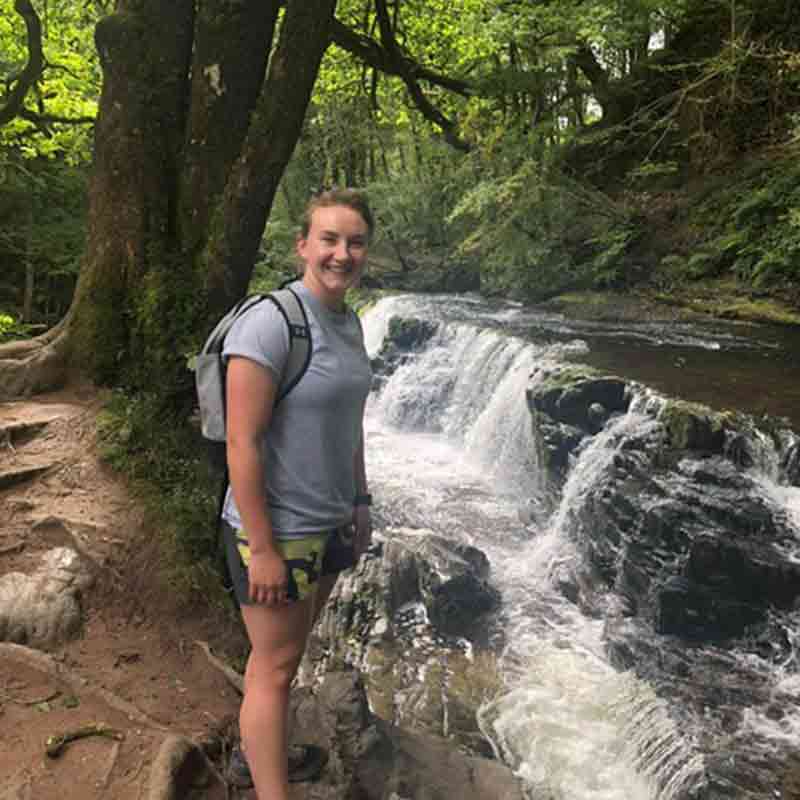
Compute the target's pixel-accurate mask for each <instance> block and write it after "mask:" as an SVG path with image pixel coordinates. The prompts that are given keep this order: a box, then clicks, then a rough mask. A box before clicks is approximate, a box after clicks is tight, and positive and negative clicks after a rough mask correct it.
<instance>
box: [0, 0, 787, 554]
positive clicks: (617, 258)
mask: <svg viewBox="0 0 800 800" xmlns="http://www.w3.org/2000/svg"><path fill="white" fill-rule="evenodd" d="M796 11H797V9H796V8H795V4H794V3H793V2H791V1H790V0H724V1H723V0H719V1H716V0H712V2H708V0H661V1H659V0H568V1H567V2H558V3H555V2H551V1H550V0H537V1H536V2H515V0H511V1H510V2H509V1H508V0H503V1H502V2H501V1H500V0H497V1H492V2H483V0H449V1H448V2H444V1H443V0H411V2H404V3H401V2H399V0H395V2H390V0H339V2H336V1H335V0H303V1H302V2H300V0H286V1H285V2H280V1H279V0H274V1H273V0H269V1H266V0H236V1H234V0H202V1H201V2H197V3H196V2H194V1H193V0H175V2H172V3H170V4H168V6H165V5H164V4H163V3H160V2H156V0H117V1H116V2H111V1H110V0H95V2H86V3H80V4H73V3H68V4H63V3H58V4H57V3H53V2H51V0H0V41H2V58H0V74H2V79H3V81H2V86H0V174H2V176H3V180H2V182H0V396H2V398H3V399H10V398H13V397H15V396H18V395H21V394H25V393H31V392H36V391H40V390H43V389H47V388H52V387H55V386H58V385H60V384H61V383H63V382H64V380H66V379H67V376H68V375H69V374H71V372H72V371H73V370H79V371H81V372H82V373H83V374H84V375H86V376H88V378H90V379H91V380H92V381H94V382H96V383H98V384H100V385H105V386H110V387H113V388H114V389H115V390H116V392H115V395H114V398H115V399H114V402H113V403H112V408H111V412H110V420H111V421H110V422H109V425H108V429H107V430H106V431H105V434H106V435H107V436H108V441H109V442H110V445H109V447H110V450H109V452H110V454H111V455H110V458H111V460H112V461H114V462H115V463H118V464H119V465H120V466H123V467H131V468H132V469H133V470H134V471H136V470H139V472H140V473H147V474H149V475H150V476H151V477H152V476H156V480H157V481H160V485H161V489H162V490H164V491H166V490H168V489H169V490H170V491H171V490H172V489H173V488H174V490H175V492H176V493H177V494H178V495H180V496H179V497H178V498H177V499H176V503H178V505H180V503H181V497H182V498H183V500H192V502H194V501H196V499H197V490H196V487H197V486H200V485H202V484H201V483H197V478H196V476H195V474H194V472H193V470H194V469H195V466H196V465H193V464H191V463H189V461H187V459H185V458H183V457H181V458H180V459H174V458H171V455H170V454H173V455H174V454H175V453H182V454H185V453H186V447H187V445H186V441H193V439H192V436H194V433H193V432H192V430H190V429H189V428H188V427H187V426H186V425H185V424H184V423H185V421H186V419H187V418H188V417H189V415H190V412H191V408H192V406H193V391H192V386H193V382H192V373H191V370H190V369H189V368H188V365H189V363H190V361H191V357H192V355H193V354H194V353H196V352H197V350H198V348H199V345H200V343H201V342H202V340H203V338H204V335H205V334H206V333H207V331H208V330H209V329H210V327H211V325H212V323H213V322H214V321H215V320H216V319H217V318H218V317H219V315H220V313H221V312H222V311H223V310H224V309H226V308H227V307H228V306H229V305H230V304H231V303H232V302H233V301H235V300H236V299H238V298H239V297H241V296H242V295H243V294H244V293H245V292H247V291H248V289H253V288H265V287H271V286H274V285H275V284H276V283H277V282H279V281H280V280H282V279H283V278H285V277H286V276H289V275H291V274H292V273H293V270H294V263H293V258H292V252H291V251H292V242H293V239H294V235H295V230H296V229H295V222H296V220H297V218H298V216H299V214H300V212H301V210H302V208H303V205H304V203H305V201H306V199H307V197H308V196H309V194H310V193H311V192H313V191H314V190H315V189H318V188H320V187H324V186H330V185H356V186H360V187H363V188H366V189H367V190H368V191H369V194H370V196H371V199H372V202H373V204H374V206H375V208H376V209H377V211H378V215H379V236H378V239H377V241H376V242H375V244H374V248H373V251H372V261H371V267H370V277H369V279H368V282H369V283H370V285H371V286H374V287H381V286H385V287H395V288H397V287H400V288H413V289H420V290H436V291H461V290H479V291H481V292H482V293H484V294H487V295H495V296H503V297H509V298H514V299H517V300H521V301H523V302H539V301H542V300H547V299H548V298H553V297H558V296H564V295H565V293H575V292H583V291H586V290H590V291H597V290H603V291H605V290H613V291H617V292H646V293H648V295H649V296H651V297H655V298H657V299H661V300H663V301H665V302H680V300H681V298H682V297H684V296H686V295H687V294H690V295H691V296H692V297H695V298H696V297H700V302H701V304H702V303H704V302H706V301H705V300H703V297H704V295H703V292H704V291H705V292H707V294H706V295H705V296H706V297H708V301H707V302H708V304H709V308H710V309H711V310H714V309H713V302H714V299H715V298H717V297H718V296H719V295H720V292H723V291H724V292H725V293H727V294H729V295H730V296H731V297H733V298H736V300H737V302H739V303H740V306H739V307H743V308H745V312H744V313H746V309H747V307H748V304H750V305H752V304H754V303H760V302H763V301H770V302H772V303H774V304H776V305H775V307H777V308H778V313H779V314H785V317H786V319H787V320H789V321H791V320H793V319H796V312H797V311H798V309H800V291H798V287H799V286H800V181H798V177H800V166H798V165H800V159H798V158H797V156H798V151H800V15H798V14H797V13H796ZM156 376H157V380H156V379H155V378H156ZM156 419H159V420H163V421H164V423H165V424H166V425H167V426H169V432H168V435H166V436H165V432H164V430H161V431H156V430H154V428H153V425H154V422H153V421H154V420H156ZM176 421H177V424H174V423H175V422H176ZM115 437H116V438H115ZM181 437H188V439H186V438H181ZM153 459H156V460H158V461H159V463H160V464H161V465H162V467H163V469H161V468H158V469H156V468H154V466H153V464H154V462H153ZM167 460H169V466H165V465H166V463H167ZM187 485H192V486H194V487H195V489H193V490H192V492H191V493H190V494H191V497H189V496H188V495H187V494H186V492H185V487H186V486H187ZM181 493H183V494H181ZM184 505H186V506H188V505H191V503H189V502H187V503H184ZM197 508H198V507H196V508H195V511H194V514H195V516H196V514H197V513H199V512H198V510H197ZM199 508H200V510H201V511H202V507H199ZM176 519H178V517H176ZM196 521H197V520H196V519H194V518H193V519H192V525H195V523H196ZM176 524H177V525H178V526H180V524H181V522H180V519H178V521H177V522H176ZM187 524H188V523H187ZM207 544H208V543H207V542H206V543H205V544H204V545H202V546H206V545H207ZM190 549H191V548H190Z"/></svg>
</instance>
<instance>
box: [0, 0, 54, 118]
mask: <svg viewBox="0 0 800 800" xmlns="http://www.w3.org/2000/svg"><path fill="white" fill-rule="evenodd" d="M14 10H15V11H16V12H17V14H19V15H20V16H21V17H22V19H23V20H24V21H25V28H26V29H27V32H28V63H27V64H26V65H25V69H24V70H22V72H21V73H20V76H19V78H18V79H17V82H16V85H15V86H14V88H13V89H12V90H11V92H10V94H9V95H8V98H7V100H6V102H5V105H3V107H2V108H0V126H2V125H6V124H8V123H9V122H11V120H12V119H14V118H15V117H17V116H19V114H20V111H21V110H22V108H23V104H24V102H25V97H26V95H27V94H28V92H29V91H30V89H31V87H32V86H33V85H34V84H35V83H36V81H38V80H39V78H40V77H41V74H42V69H43V67H44V54H43V52H42V24H41V22H40V20H39V16H38V14H37V13H36V9H34V7H33V5H32V4H31V2H30V0H15V2H14Z"/></svg>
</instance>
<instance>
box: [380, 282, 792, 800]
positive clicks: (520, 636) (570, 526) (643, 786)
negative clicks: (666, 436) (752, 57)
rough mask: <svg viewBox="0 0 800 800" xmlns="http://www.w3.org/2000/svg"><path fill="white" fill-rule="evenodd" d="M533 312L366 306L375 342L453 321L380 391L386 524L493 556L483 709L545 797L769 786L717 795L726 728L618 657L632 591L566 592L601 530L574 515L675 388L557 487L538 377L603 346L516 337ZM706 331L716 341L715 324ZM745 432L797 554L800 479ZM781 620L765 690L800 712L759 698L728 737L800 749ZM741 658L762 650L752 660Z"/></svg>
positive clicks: (485, 722)
mask: <svg viewBox="0 0 800 800" xmlns="http://www.w3.org/2000/svg"><path fill="white" fill-rule="evenodd" d="M520 315H524V319H525V324H526V326H530V324H531V319H530V316H529V315H528V314H527V312H523V311H522V310H520V309H519V308H517V307H514V306H511V305H503V306H491V305H489V304H487V303H484V302H483V301H480V300H478V299H477V298H460V299H458V300H453V299H446V298H436V297H427V298H418V297H412V296H404V297H395V298H390V299H384V300H382V301H380V302H379V303H378V304H377V306H376V307H375V308H373V309H372V310H371V311H370V312H368V313H367V315H366V316H365V334H366V339H367V346H368V350H369V351H370V353H371V355H374V354H376V353H377V352H378V351H379V349H380V347H381V343H382V342H383V340H384V337H385V336H386V335H387V331H388V329H389V321H390V319H391V318H392V317H412V318H418V319H429V320H433V321H436V322H437V323H440V324H439V327H438V328H437V331H436V333H435V334H434V336H433V337H432V338H431V340H430V341H428V342H427V343H426V344H425V346H424V348H423V349H422V350H421V351H420V352H418V353H417V354H415V356H414V357H413V358H410V359H408V360H407V361H405V363H402V364H401V365H400V366H399V367H398V368H397V369H396V370H395V371H394V372H393V373H392V374H391V375H390V376H389V377H388V378H387V379H386V380H385V382H384V383H383V385H382V386H381V387H380V389H379V391H377V392H376V393H374V394H373V396H372V397H371V398H370V402H369V405H368V412H367V421H366V428H367V440H368V450H367V453H368V472H369V475H370V483H371V486H372V488H373V492H374V493H375V494H376V495H377V497H378V498H379V506H378V509H377V510H378V514H379V518H380V521H381V522H382V523H383V524H385V525H386V526H408V527H412V528H414V527H416V528H427V529H431V530H433V531H435V532H436V533H438V534H440V535H442V536H444V537H448V538H450V539H455V540H458V541H462V542H466V543H468V544H472V545H474V546H476V547H478V548H480V549H481V550H482V551H483V552H485V553H486V554H487V556H488V557H489V559H490V562H491V565H492V580H493V582H494V583H495V585H496V586H497V588H498V589H499V590H500V592H501V595H502V600H503V607H502V611H501V613H500V615H499V621H500V624H501V626H502V636H500V637H498V642H501V644H499V645H498V646H500V647H501V648H502V658H501V664H502V668H503V677H504V681H505V686H506V689H505V691H504V693H503V694H502V695H501V696H500V697H497V698H495V699H494V700H493V701H492V702H490V703H488V704H487V705H486V706H485V707H484V708H483V709H482V711H481V718H480V722H481V726H482V729H483V730H484V732H485V733H486V735H487V737H488V738H489V739H490V741H491V742H492V745H493V747H494V748H495V750H496V752H497V753H498V754H499V755H501V756H502V757H503V758H504V760H506V762H507V763H509V764H511V765H512V766H513V767H514V768H515V769H516V770H517V771H518V773H519V775H520V776H522V777H523V778H524V779H525V780H526V781H528V782H529V783H530V784H531V785H532V786H533V787H535V788H536V789H537V790H538V792H539V794H537V797H547V798H552V800H589V798H591V800H677V799H678V798H689V797H709V798H710V797H712V796H713V797H723V796H730V797H750V796H754V795H749V794H747V792H746V791H745V790H742V792H734V793H733V794H730V795H726V794H724V793H720V794H717V795H714V794H710V793H709V794H704V791H705V787H706V785H707V782H706V769H707V763H706V760H707V754H708V752H709V746H708V744H707V742H706V746H705V747H703V746H700V745H699V743H698V742H699V740H700V739H703V740H704V741H705V740H708V739H709V737H711V738H713V736H719V735H721V734H720V732H719V731H718V730H717V729H714V732H713V734H709V733H708V732H707V731H705V729H704V727H703V725H704V723H703V719H702V715H699V716H698V715H697V714H695V713H693V712H691V711H690V710H687V711H686V713H685V714H682V715H680V717H677V716H676V715H675V713H672V712H674V710H675V709H674V708H672V709H671V708H670V703H669V700H668V699H667V698H665V696H664V694H663V693H659V692H658V691H657V690H656V687H655V686H653V685H651V684H650V683H649V682H648V681H647V680H644V679H642V678H640V677H637V675H636V674H634V672H633V671H632V670H620V669H618V668H615V667H614V666H612V664H611V662H610V660H609V657H608V646H607V626H608V624H609V620H615V619H617V620H622V619H623V618H624V616H625V615H624V610H623V609H621V608H620V607H619V605H620V602H621V600H620V596H619V595H618V594H616V593H615V592H613V591H598V593H597V597H596V604H595V608H594V609H593V613H591V614H587V613H586V611H585V609H583V610H581V609H580V608H579V605H578V604H576V603H575V602H574V598H573V600H570V599H568V598H567V596H566V595H567V594H569V593H568V592H566V593H565V591H564V586H565V585H566V584H567V583H569V581H571V580H572V581H574V579H575V574H576V572H578V573H579V572H580V571H581V563H582V559H583V556H582V555H581V552H582V548H581V537H582V536H587V535H591V532H590V531H586V530H583V529H581V527H580V526H579V525H578V524H577V518H576V514H577V512H579V511H580V510H581V509H583V508H584V507H586V506H587V504H589V503H591V502H593V497H594V495H595V494H596V493H597V492H598V491H601V490H602V486H603V481H604V475H605V474H606V473H607V471H608V470H609V467H610V465H611V464H613V463H614V461H615V459H616V457H617V455H618V454H619V452H620V451H621V450H622V449H625V448H627V447H628V446H629V443H630V442H631V441H632V440H641V439H644V438H647V437H648V436H651V435H653V432H654V430H655V428H656V426H657V413H655V411H654V409H655V410H657V409H658V407H659V405H660V403H661V402H662V401H661V399H660V398H659V396H658V395H656V394H655V393H653V392H651V391H649V390H647V389H646V388H644V387H641V388H639V389H638V390H637V392H636V394H635V396H634V397H633V399H632V402H631V404H630V409H629V410H628V412H627V413H625V414H623V415H620V416H616V417H612V418H611V419H610V420H609V421H608V422H607V423H606V424H605V426H604V427H603V429H602V430H601V431H600V432H599V433H598V434H597V435H595V436H593V437H590V438H589V439H588V440H587V442H586V443H585V445H584V446H582V447H581V448H580V449H579V450H578V451H577V453H576V454H575V456H574V458H573V461H572V463H571V465H570V468H569V472H568V475H567V477H566V481H565V483H564V485H563V487H562V489H561V491H560V494H559V495H558V496H552V490H548V488H547V481H546V480H545V479H544V476H543V470H542V465H541V462H540V446H539V442H538V440H537V435H536V431H535V430H534V427H533V423H532V417H531V415H530V412H529V409H528V407H527V401H526V390H527V389H529V388H530V387H531V386H535V385H536V383H537V381H539V380H541V379H542V376H543V375H544V374H545V373H546V371H547V369H548V368H549V367H552V366H553V365H554V364H559V363H562V362H564V361H565V360H567V359H569V358H574V357H575V356H581V355H583V354H585V353H586V352H587V350H588V346H587V344H586V342H585V341H584V340H583V339H582V338H580V337H577V336H570V335H566V336H565V335H561V333H560V334H559V335H552V329H553V325H554V323H553V321H552V320H545V322H547V325H548V326H549V327H548V328H547V333H546V334H545V335H543V336H539V337H538V339H536V340H534V338H532V337H529V336H524V335H520V334H519V329H513V328H512V331H511V334H512V335H509V331H508V323H509V321H513V320H519V318H520ZM546 327H547V326H546ZM562 333H563V332H562ZM679 333H680V335H682V336H686V334H685V332H680V331H679ZM515 334H516V335H515ZM693 335H694V336H695V338H699V341H701V343H702V346H707V347H709V349H713V348H711V347H710V346H708V342H704V341H703V338H702V335H701V334H693ZM748 444H749V446H750V451H751V453H752V454H753V457H752V465H751V466H750V468H749V470H748V472H749V474H751V475H752V476H753V480H754V482H755V483H756V484H757V485H758V486H759V487H760V490H761V492H762V493H763V498H764V502H766V503H769V504H771V505H772V506H774V507H775V508H777V509H778V513H779V514H781V515H783V517H785V519H786V524H787V525H788V526H789V527H791V528H793V529H794V531H795V533H796V546H795V547H794V549H791V548H789V549H787V552H786V553H785V557H786V559H787V560H792V559H795V560H800V489H798V488H795V487H790V486H787V485H786V483H785V481H784V480H783V476H782V472H781V465H780V458H779V454H778V452H777V449H776V447H775V445H774V443H773V442H771V441H768V440H767V438H766V437H764V436H763V435H761V434H759V433H758V432H757V430H756V429H755V427H754V429H753V432H752V433H751V435H750V437H749V439H748ZM797 616H798V615H797V614H796V613H795V617H797ZM795 621H797V619H795ZM781 625H782V629H783V630H785V634H786V637H787V638H788V639H789V640H790V646H789V648H788V651H787V654H786V655H785V657H784V661H783V662H782V663H780V664H774V663H771V662H769V661H768V660H766V659H765V660H762V661H761V662H760V663H758V664H757V665H755V669H756V670H757V671H759V672H760V674H761V675H762V678H763V680H764V681H765V682H766V684H767V685H768V688H767V694H768V695H769V696H770V697H772V698H774V701H775V702H780V703H781V704H782V705H785V704H789V703H790V704H793V706H794V707H795V712H794V713H786V714H782V715H781V716H780V718H777V717H776V715H775V714H774V713H770V709H769V708H768V707H766V706H761V707H753V708H751V709H747V710H746V712H745V713H744V715H743V718H742V720H741V724H740V725H739V727H738V729H737V730H736V731H735V734H733V735H732V736H731V737H729V739H728V740H726V741H729V742H731V741H733V739H735V738H736V737H738V738H739V739H740V740H747V738H748V737H749V739H750V740H751V741H752V742H754V743H756V744H757V746H758V747H763V748H766V749H769V748H771V747H774V746H778V745H780V744H781V743H782V744H783V745H791V747H794V748H797V746H798V745H800V713H798V712H797V711H796V706H797V701H798V700H799V699H800V677H798V663H797V640H798V638H800V636H798V633H797V628H796V627H795V628H794V629H790V628H787V627H786V624H785V621H784V622H782V623H781ZM742 659H743V660H744V659H749V661H750V662H752V661H753V659H754V656H752V655H747V656H744V655H743V656H742ZM749 666H750V667H752V666H753V664H752V663H750V664H749ZM679 719H681V721H682V723H683V724H679V721H678V720H679ZM729 733H730V732H729ZM719 741H721V740H719ZM712 749H713V748H712ZM776 796H778V795H776Z"/></svg>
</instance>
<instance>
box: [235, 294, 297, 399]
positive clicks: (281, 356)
mask: <svg viewBox="0 0 800 800" xmlns="http://www.w3.org/2000/svg"><path fill="white" fill-rule="evenodd" d="M289 347H290V343H289V327H288V325H287V324H286V320H285V319H284V317H283V315H282V314H281V312H280V311H279V310H278V308H277V306H276V305H275V304H274V303H273V302H272V301H271V300H262V301H261V302H260V303H258V304H257V305H255V306H253V307H252V308H249V309H248V310H247V311H245V313H244V314H242V316H241V317H239V319H237V320H236V322H234V324H233V326H232V327H231V329H230V331H228V335H227V336H226V337H225V345H224V347H223V350H222V355H223V358H224V359H225V361H226V362H227V361H228V359H229V358H230V357H231V356H242V357H243V358H247V359H249V360H251V361H255V362H256V364H260V365H261V366H262V367H264V368H265V369H268V370H269V371H270V372H271V373H272V376H273V377H274V379H275V381H276V383H278V384H279V383H280V381H281V378H282V377H283V372H284V369H285V368H286V363H287V361H288V360H289Z"/></svg>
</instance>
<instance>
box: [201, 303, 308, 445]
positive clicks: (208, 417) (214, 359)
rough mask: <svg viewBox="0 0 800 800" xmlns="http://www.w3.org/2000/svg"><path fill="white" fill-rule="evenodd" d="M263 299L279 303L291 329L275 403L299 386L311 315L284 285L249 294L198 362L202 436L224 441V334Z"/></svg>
mask: <svg viewBox="0 0 800 800" xmlns="http://www.w3.org/2000/svg"><path fill="white" fill-rule="evenodd" d="M264 300H269V301H271V302H272V303H274V304H275V305H276V306H277V308H278V310H279V311H280V312H281V314H282V315H283V318H284V319H285V320H286V325H287V326H288V329H289V359H288V361H287V363H286V368H285V369H284V372H283V375H282V377H281V382H280V385H279V386H278V393H277V395H276V398H275V405H276V406H277V405H278V403H280V402H281V400H283V398H284V397H286V395H287V394H289V392H290V391H291V390H292V389H293V388H294V387H295V386H297V384H298V382H299V381H300V379H301V378H302V377H303V375H304V374H305V371H306V370H307V369H308V365H309V363H310V361H311V331H310V328H309V325H308V317H307V316H306V311H305V309H304V308H303V303H302V301H301V300H300V298H299V297H298V296H297V294H296V293H295V292H293V291H292V290H291V289H288V288H281V289H276V290H275V291H273V292H269V293H268V294H254V295H248V296H247V297H245V298H244V299H243V300H240V301H239V302H238V303H237V304H236V305H235V306H234V307H233V308H232V309H231V310H230V311H229V312H228V313H227V314H225V316H224V317H223V318H222V319H221V320H220V321H219V322H218V323H217V325H216V327H215V328H214V330H213V331H211V333H210V334H209V335H208V338H207V339H206V342H205V344H204V345H203V349H202V350H201V351H200V354H199V355H198V356H197V359H196V362H195V371H194V380H195V387H196V389H197V402H198V405H199V407H200V429H201V431H202V433H203V436H204V437H205V438H206V439H210V440H211V441H212V442H224V441H225V373H226V369H225V362H224V360H223V358H222V350H223V348H224V346H225V337H226V336H227V334H228V331H229V330H230V329H231V326H232V325H233V323H234V322H235V321H236V320H237V319H238V318H239V317H240V316H241V315H242V314H244V312H245V311H247V310H248V309H250V308H252V307H253V306H255V305H257V304H258V303H261V302H263V301H264Z"/></svg>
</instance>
